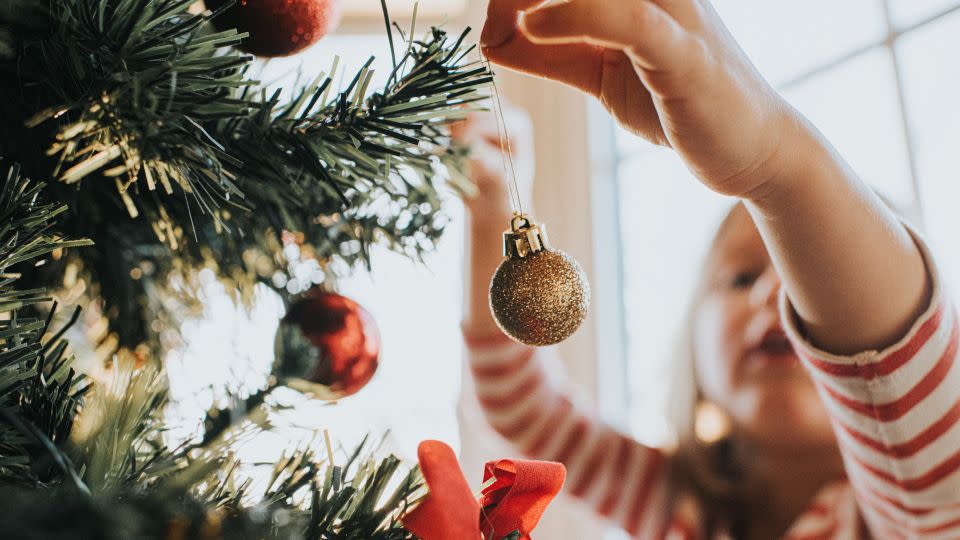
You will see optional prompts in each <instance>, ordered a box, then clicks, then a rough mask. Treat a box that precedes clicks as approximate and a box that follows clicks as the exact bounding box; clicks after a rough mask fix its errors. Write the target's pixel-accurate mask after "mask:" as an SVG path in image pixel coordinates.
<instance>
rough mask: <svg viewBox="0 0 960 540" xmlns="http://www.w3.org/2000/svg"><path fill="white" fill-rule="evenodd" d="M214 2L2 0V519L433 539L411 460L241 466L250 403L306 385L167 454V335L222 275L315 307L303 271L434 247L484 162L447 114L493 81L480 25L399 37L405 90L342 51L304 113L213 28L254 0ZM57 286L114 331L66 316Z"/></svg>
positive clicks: (356, 457) (130, 531)
mask: <svg viewBox="0 0 960 540" xmlns="http://www.w3.org/2000/svg"><path fill="white" fill-rule="evenodd" d="M193 3H194V2H193V0H39V1H38V0H8V1H6V2H3V3H2V4H0V71H2V77H0V113H2V114H0V117H2V119H3V120H2V121H0V157H2V162H0V166H2V169H3V176H0V485H3V488H4V489H3V490H2V495H0V499H2V500H3V503H4V505H5V507H4V511H3V512H0V530H3V531H5V534H10V535H12V536H13V537H27V538H40V537H42V538H160V537H163V538H262V537H283V538H342V539H361V538H362V539H384V540H386V539H391V540H393V539H406V538H413V535H412V534H411V533H410V532H409V531H407V530H406V529H404V528H403V527H402V525H401V522H400V517H401V515H403V514H404V513H405V512H406V511H407V510H408V509H409V508H410V507H411V505H413V503H414V502H415V501H416V500H417V499H418V498H419V497H420V496H421V495H422V493H421V492H420V490H421V488H422V486H421V481H420V477H419V473H418V472H417V471H416V469H406V470H409V472H406V471H405V467H403V466H402V464H401V463H400V462H399V461H398V460H397V459H396V458H393V457H375V456H373V455H371V454H368V453H367V451H366V450H363V449H362V447H361V449H358V450H357V451H356V452H355V453H354V454H353V455H352V457H350V458H349V459H347V460H345V461H342V462H339V463H338V462H337V461H336V460H335V459H334V456H333V453H332V451H330V450H329V448H330V445H329V444H327V445H326V449H325V450H323V451H316V450H314V449H291V451H290V452H289V453H288V454H287V455H286V457H285V458H284V459H282V460H280V461H279V462H277V463H276V465H275V467H274V470H273V475H272V477H271V478H270V480H269V482H268V484H267V487H266V488H265V489H263V490H262V491H261V492H253V490H252V488H251V487H250V484H249V482H247V481H245V479H244V478H242V477H240V476H239V475H238V473H237V472H236V471H237V468H236V460H235V458H234V457H233V453H232V448H231V447H232V444H233V443H234V442H235V440H236V438H237V437H239V435H237V434H236V433H235V432H236V431H238V430H240V431H242V430H244V429H246V430H249V429H259V428H260V427H257V426H254V427H253V428H251V427H250V425H249V424H247V425H246V427H242V428H238V425H239V424H240V423H241V422H240V420H242V419H243V417H244V414H243V411H244V410H245V409H250V408H254V409H255V408H257V407H258V406H260V405H261V404H262V403H263V402H264V396H265V394H266V393H267V392H269V391H271V390H272V389H273V388H274V387H276V386H277V385H279V384H283V383H284V379H283V378H282V377H271V379H270V382H269V383H268V382H267V381H265V382H264V385H265V386H266V390H264V391H263V392H260V393H255V394H254V395H252V396H238V397H237V400H236V401H237V403H232V404H228V406H225V407H223V408H222V409H214V410H211V411H210V413H209V414H208V415H207V422H205V424H204V432H203V434H202V436H200V437H197V438H196V439H195V440H190V441H187V442H185V443H183V444H181V445H177V446H174V447H171V446H169V445H168V444H167V441H166V440H165V438H164V433H165V431H166V426H165V425H164V423H163V416H162V411H163V408H164V404H165V402H166V400H167V398H168V396H167V391H166V389H167V386H166V379H165V371H164V366H163V350H164V344H165V339H166V338H165V337H164V336H169V335H172V334H176V331H177V329H178V325H179V322H180V321H181V320H182V313H181V310H182V308H183V307H184V306H189V305H190V303H191V302H193V303H196V302H199V301H200V298H199V297H197V296H196V295H195V294H192V293H193V292H194V291H195V288H194V287H193V286H192V284H193V282H194V279H195V277H196V275H197V272H198V271H199V270H201V269H205V270H207V271H210V272H212V273H213V274H214V275H215V276H216V277H217V278H218V280H219V281H220V282H221V283H222V284H223V285H224V287H225V288H226V290H227V291H228V292H229V293H230V294H232V295H233V296H234V297H235V298H236V300H237V302H240V303H244V302H249V301H250V299H251V298H253V291H254V289H255V287H257V286H261V287H262V286H267V287H270V288H272V289H273V290H275V291H276V292H277V294H279V295H280V296H281V297H282V298H283V299H284V301H285V302H286V303H287V304H288V305H291V304H295V303H296V302H297V301H298V299H299V297H298V295H299V294H300V293H303V292H305V291H307V290H309V289H310V288H311V287H312V286H313V285H315V283H302V284H297V286H296V287H294V286H290V284H291V282H292V281H294V280H295V279H297V276H298V275H299V274H298V273H297V272H296V267H297V265H300V264H304V263H306V262H310V263H312V264H313V265H314V267H315V268H317V269H319V272H320V273H321V276H320V277H321V278H322V279H319V280H318V281H324V282H326V283H333V282H336V278H337V277H338V274H343V273H348V272H350V271H352V270H353V269H355V268H357V267H362V266H367V267H369V266H370V265H371V264H373V261H371V258H370V248H371V246H372V245H374V244H380V245H384V246H387V247H389V248H391V249H393V250H396V251H399V252H401V253H404V254H406V255H409V256H411V257H414V258H419V256H420V255H421V254H422V253H424V252H426V251H429V250H431V249H432V247H433V245H434V242H435V241H436V240H437V239H438V238H439V236H440V235H441V233H442V231H443V225H444V223H445V220H444V219H443V217H442V208H441V204H440V200H441V199H440V196H439V193H440V191H441V190H442V189H444V182H443V181H442V180H441V178H442V177H443V175H442V172H443V170H444V169H447V168H450V167H456V166H457V164H458V163H459V160H460V159H461V158H462V156H463V152H462V151H461V150H460V149H457V148H454V147H452V145H451V144H450V141H449V136H448V130H447V125H448V124H449V123H450V122H451V121H453V120H457V119H459V118H462V117H463V116H464V115H465V114H467V113H468V112H469V111H470V108H471V104H474V103H475V102H477V101H479V100H480V99H483V98H484V96H482V95H480V94H479V93H478V89H480V88H481V87H483V86H484V85H486V84H487V83H489V82H490V80H491V75H490V73H489V71H488V70H487V69H486V68H485V67H484V66H483V65H482V64H480V63H478V62H475V61H471V60H469V59H468V56H469V54H470V52H471V50H472V47H469V46H467V45H466V44H465V37H466V33H464V34H461V35H459V36H454V37H451V36H448V35H447V34H446V33H445V32H444V31H443V30H441V29H436V28H434V29H431V30H430V31H429V32H428V33H427V35H426V36H425V37H424V38H423V39H416V38H417V36H411V35H404V34H403V33H399V35H397V36H396V37H397V40H396V43H395V42H394V36H393V35H391V36H389V37H388V38H387V39H389V40H390V45H391V50H392V51H393V54H392V59H391V60H392V62H391V65H390V66H388V69H389V72H390V75H389V77H388V80H387V83H386V85H385V87H383V88H380V89H374V88H372V87H371V66H372V59H371V61H370V62H368V63H367V64H366V65H364V66H362V68H361V69H360V70H359V71H358V72H357V73H356V75H355V76H353V77H352V78H349V77H348V78H346V80H345V84H344V85H343V86H342V87H340V88H338V87H336V86H335V83H334V80H335V79H334V75H335V74H336V71H337V67H336V62H334V63H333V64H334V67H333V68H332V69H331V70H330V72H329V73H319V74H317V75H316V76H315V78H314V79H313V80H312V82H311V83H310V84H308V85H306V86H304V87H302V88H299V89H298V90H297V91H296V92H295V95H293V97H292V99H281V95H282V92H281V91H280V89H273V88H268V87H267V86H264V85H262V84H261V83H259V82H258V81H256V80H253V79H251V78H250V77H249V76H248V68H249V66H250V65H251V62H252V61H253V59H252V58H251V57H248V56H245V55H244V54H243V53H242V52H240V51H239V50H238V49H237V48H236V47H238V46H241V47H242V44H243V40H244V38H245V37H246V36H245V35H244V34H241V33H238V32H237V31H236V30H235V29H232V28H228V27H226V26H224V25H221V26H220V27H219V29H216V27H215V26H214V25H212V24H211V20H215V19H216V17H217V16H218V14H221V13H227V10H229V9H230V8H231V6H232V4H231V3H221V2H217V3H215V4H217V6H218V7H217V9H216V11H203V12H201V13H196V12H194V11H196V10H195V9H194V10H191V6H192V4H193ZM221 4H222V5H221ZM389 28H390V27H389V26H388V29H389ZM394 46H402V49H399V50H394V49H393V47H394ZM27 178H31V179H33V180H28V179H27ZM290 238H295V239H296V242H295V243H296V245H297V247H298V249H297V250H296V254H297V256H296V257H291V256H290V253H291V252H290V251H289V250H288V249H285V247H287V246H289V245H290V242H289V241H288V240H289V239H290ZM53 296H58V297H61V298H65V299H69V300H70V301H71V302H72V303H76V304H79V305H82V306H85V307H86V308H87V312H86V314H87V315H90V314H93V315H91V316H92V317H93V318H94V319H96V320H97V321H98V322H97V323H96V324H90V323H89V322H85V321H84V319H83V318H81V316H80V313H79V312H77V311H71V312H70V313H68V315H70V316H69V317H63V316H61V314H60V311H61V310H58V309H57V307H56V303H52V302H51V298H52V297H53ZM78 321H80V322H78ZM71 325H74V326H88V327H91V328H93V327H96V329H97V331H96V332H94V331H92V330H91V331H90V332H87V334H84V335H93V336H95V338H94V341H95V342H94V343H93V344H92V346H91V347H89V348H87V349H84V350H89V351H95V352H96V355H97V358H95V359H93V360H91V359H90V358H79V359H77V360H78V361H76V362H75V361H74V358H73V357H72V356H71V353H70V352H69V351H70V349H68V348H67V345H66V342H65V340H64V339H63V335H64V332H65V331H66V329H67V328H69V327H70V326H71ZM80 334H83V332H80ZM308 337H309V336H308ZM75 349H76V348H75ZM80 364H83V365H84V366H90V365H95V366H98V369H97V374H96V375H95V376H92V377H87V376H84V375H82V374H80V373H79V372H78V371H77V369H76V368H75V366H76V365H80ZM367 367H368V368H369V367H370V366H367ZM364 377H366V374H364ZM351 389H352V390H355V388H353V387H351ZM238 404H239V405H242V406H238Z"/></svg>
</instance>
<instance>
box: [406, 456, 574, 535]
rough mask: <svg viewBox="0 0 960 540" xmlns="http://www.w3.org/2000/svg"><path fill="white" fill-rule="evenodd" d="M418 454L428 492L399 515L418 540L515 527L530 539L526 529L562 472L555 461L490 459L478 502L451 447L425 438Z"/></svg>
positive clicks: (531, 526) (506, 532)
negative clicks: (408, 510)
mask: <svg viewBox="0 0 960 540" xmlns="http://www.w3.org/2000/svg"><path fill="white" fill-rule="evenodd" d="M417 455H418V459H419V461H420V470H421V471H422V472H423V477H424V479H425V480H426V481H427V487H428V488H429V489H430V494H429V495H428V496H427V498H426V499H425V500H424V501H423V502H422V503H420V505H419V506H417V507H416V508H414V509H413V510H412V511H410V512H408V513H407V514H406V515H405V516H404V517H403V526H404V527H406V528H407V530H408V531H410V532H412V533H413V534H415V535H417V536H418V537H420V538H422V539H423V540H481V539H484V540H501V539H502V538H504V537H506V536H507V535H509V534H511V533H513V532H515V531H520V540H530V531H532V530H533V529H534V527H536V526H537V522H539V521H540V516H542V515H543V512H544V510H546V509H547V505H548V504H550V500H551V499H553V497H554V496H556V494H557V492H559V491H560V487H561V486H563V480H564V477H565V476H566V469H564V467H563V465H561V464H559V463H551V462H546V461H524V460H510V459H502V460H500V461H490V462H488V463H487V465H486V467H485V470H484V473H483V483H484V485H485V486H486V487H484V489H483V492H482V494H481V496H480V501H477V500H476V499H474V497H473V495H472V493H471V492H470V487H469V486H468V485H467V480H466V479H465V478H464V477H463V471H461V470H460V465H459V464H458V463H457V457H456V455H454V453H453V449H451V448H450V447H449V446H447V445H446V444H444V443H442V442H439V441H424V442H422V443H420V448H419V449H418V451H417ZM491 479H492V481H491ZM481 505H482V507H481Z"/></svg>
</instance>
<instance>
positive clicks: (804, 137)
mask: <svg viewBox="0 0 960 540" xmlns="http://www.w3.org/2000/svg"><path fill="white" fill-rule="evenodd" d="M844 167H845V165H844V164H843V162H842V159H840V158H839V157H838V156H837V154H836V153H835V152H834V151H833V149H832V147H831V146H830V143H829V142H827V141H826V140H825V139H824V138H823V135H821V134H820V132H819V131H817V129H816V128H814V127H813V126H811V125H810V124H809V122H808V121H807V120H806V119H805V118H803V117H802V116H799V115H797V117H796V118H795V120H794V121H793V124H792V126H791V127H790V128H789V129H788V130H787V132H786V134H785V137H784V139H783V143H782V145H781V149H780V152H778V156H777V157H776V159H775V160H771V162H770V164H769V165H768V167H767V169H766V170H765V172H764V173H763V177H762V178H760V179H759V180H758V181H757V183H756V187H754V188H753V189H751V190H750V191H749V192H748V193H746V194H744V195H743V196H741V198H742V199H744V200H745V201H748V202H750V203H752V204H754V205H756V206H757V207H760V208H763V207H767V208H769V209H773V208H783V207H784V205H787V206H791V205H792V203H793V202H796V201H797V199H799V198H803V197H804V196H805V194H812V193H813V192H815V191H819V190H828V189H831V188H832V187H831V186H835V185H836V184H835V182H836V179H837V178H842V177H844V174H843V169H844Z"/></svg>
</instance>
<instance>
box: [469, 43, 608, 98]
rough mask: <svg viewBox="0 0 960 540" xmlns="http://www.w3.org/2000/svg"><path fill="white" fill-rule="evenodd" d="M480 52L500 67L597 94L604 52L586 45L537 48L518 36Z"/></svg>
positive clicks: (542, 46) (543, 46)
mask: <svg viewBox="0 0 960 540" xmlns="http://www.w3.org/2000/svg"><path fill="white" fill-rule="evenodd" d="M483 53H484V54H485V55H486V57H487V58H489V59H490V60H491V61H492V62H494V63H497V64H499V65H501V66H504V67H507V68H510V69H513V70H515V71H520V72H523V73H528V74H530V75H536V76H538V77H544V78H547V79H552V80H555V81H559V82H562V83H564V84H568V85H570V86H573V87H574V88H577V89H578V90H580V91H582V92H586V93H588V94H590V95H592V96H597V95H599V94H600V83H601V74H602V73H603V49H602V48H600V47H595V46H593V45H588V44H586V43H578V44H567V45H537V44H535V43H533V42H531V41H530V40H529V39H527V38H526V36H524V35H522V34H520V33H517V34H516V35H515V36H514V37H513V38H511V39H510V40H509V41H508V42H507V43H505V44H503V45H500V46H498V47H485V48H484V49H483Z"/></svg>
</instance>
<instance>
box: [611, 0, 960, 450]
mask: <svg viewBox="0 0 960 540" xmlns="http://www.w3.org/2000/svg"><path fill="white" fill-rule="evenodd" d="M714 5H715V7H716V9H717V10H718V12H719V13H720V15H721V17H723V19H724V20H725V22H726V23H727V24H728V26H729V27H730V29H731V31H732V32H733V34H734V36H735V37H736V38H737V39H738V41H739V42H740V43H741V44H742V45H743V47H744V49H745V50H746V51H747V54H748V55H750V57H751V59H753V61H754V63H755V64H756V65H757V67H758V69H759V70H760V71H761V72H762V73H763V74H764V75H765V76H766V77H767V78H768V79H769V80H770V81H771V82H772V83H773V84H774V85H775V86H777V87H778V88H779V89H780V90H781V91H782V93H783V94H784V95H785V96H786V98H787V99H788V100H789V101H790V102H791V103H793V104H794V105H795V106H796V107H797V108H798V109H799V110H800V111H801V112H803V113H804V114H805V115H806V116H807V117H809V118H810V119H811V120H812V121H813V122H814V123H815V124H816V125H817V126H818V127H819V128H820V129H821V130H822V131H823V132H824V133H825V135H826V136H827V138H828V139H830V140H831V141H832V142H833V143H834V145H836V146H837V148H838V149H839V151H840V153H841V154H843V155H844V157H846V159H847V160H848V161H849V162H850V164H851V165H852V166H853V168H854V169H855V170H856V171H857V172H858V173H859V174H860V175H861V177H863V178H864V179H865V180H866V181H867V182H868V183H870V184H871V185H873V186H874V187H876V188H877V189H878V190H879V191H881V192H882V193H883V194H885V195H886V196H888V197H889V198H890V199H892V200H893V201H894V202H895V203H896V204H897V205H899V206H901V207H902V208H904V209H906V210H907V213H908V214H910V215H911V217H912V218H913V219H914V220H915V221H916V222H917V223H918V224H919V225H920V226H921V227H923V228H924V229H925V232H926V234H927V237H928V239H929V240H930V243H931V244H932V247H933V248H934V250H935V251H936V252H937V253H938V255H939V258H940V264H941V267H942V269H943V271H944V273H945V274H946V275H947V278H948V280H952V281H953V282H955V283H956V282H960V244H958V243H957V242H956V241H955V238H954V234H955V233H954V231H957V230H960V215H958V212H957V211H956V204H957V202H958V201H960V183H958V178H960V176H958V174H957V173H958V172H960V152H958V151H957V149H958V147H960V104H958V103H957V100H956V97H955V96H957V95H960V65H958V64H957V62H956V61H955V60H954V57H955V55H956V52H957V51H960V1H958V0H922V1H919V0H846V1H844V2H830V1H828V0H804V1H800V0H784V1H781V2H763V1H760V0H715V1H714ZM596 116H597V118H596V119H595V120H594V124H597V125H601V126H603V129H606V133H607V140H608V141H610V142H611V145H612V147H613V148H614V150H613V153H612V155H608V156H606V157H604V156H602V153H600V152H597V151H594V154H595V156H600V158H599V160H596V159H595V163H596V164H598V168H599V169H600V174H597V175H596V178H597V180H596V183H597V184H598V186H597V190H596V191H598V192H599V193H613V194H614V198H613V199H612V200H617V198H619V207H618V208H617V212H614V213H613V215H612V216H609V217H607V216H597V217H595V221H598V220H599V221H602V220H604V219H607V220H615V222H616V224H618V225H619V230H620V231H621V233H620V234H621V236H622V240H621V242H619V243H618V244H617V245H613V246H609V245H606V246H604V247H603V248H602V249H604V250H607V251H608V252H607V253H602V254H601V256H604V257H610V256H613V257H616V258H617V259H618V260H619V261H620V269H619V271H618V272H617V274H618V275H619V276H621V277H620V284H619V288H620V289H619V290H621V291H622V298H623V308H622V309H623V311H624V317H623V320H624V322H623V325H622V327H621V328H620V329H619V331H618V332H615V334H616V336H615V337H617V338H618V339H619V341H618V343H620V344H621V349H622V352H623V354H624V355H625V357H626V358H627V361H626V362H625V363H623V364H622V365H621V366H619V367H613V368H611V369H614V370H620V371H619V373H616V374H610V375H608V376H607V377H606V379H605V380H615V378H614V377H615V376H617V375H620V376H622V374H623V371H624V370H625V371H626V372H627V375H628V377H626V379H627V381H628V382H627V385H628V386H629V388H628V389H626V392H625V393H626V395H627V396H629V399H628V402H629V403H628V411H629V414H628V415H627V416H628V418H629V421H630V425H631V428H632V430H633V432H634V433H635V435H636V436H637V437H639V438H640V439H641V440H643V441H644V442H647V443H651V444H657V443H662V442H664V441H665V437H666V436H667V433H668V432H667V429H666V428H667V425H666V419H665V408H666V402H667V396H666V391H667V390H666V388H665V385H664V384H663V381H664V379H665V377H667V376H668V374H669V373H670V369H671V366H670V365H669V359H670V353H671V349H672V345H673V343H672V341H671V340H672V336H674V335H675V334H676V333H677V330H678V328H679V325H680V324H681V321H680V318H681V317H682V314H683V306H684V304H685V301H686V300H687V299H688V297H689V292H690V291H689V288H690V287H691V286H692V284H693V283H694V280H695V278H696V275H697V273H698V271H699V266H700V263H701V258H702V256H703V254H704V252H705V250H706V248H707V243H708V242H709V239H710V236H711V234H712V232H713V230H714V229H715V227H716V225H717V224H718V222H719V219H720V218H721V216H722V215H723V214H724V212H725V211H726V209H727V208H729V205H730V204H731V203H730V201H729V200H726V199H724V198H722V197H719V196H715V195H713V194H711V193H709V192H707V190H706V189H704V188H702V187H701V186H700V185H699V184H698V183H697V182H696V181H695V180H693V179H692V178H690V174H689V173H688V172H687V171H686V170H685V169H684V167H683V165H682V164H681V162H680V160H679V159H678V158H677V157H676V156H675V155H674V154H673V153H672V152H671V151H669V150H665V149H661V148H657V147H653V146H651V145H648V144H646V143H644V142H643V141H640V140H638V139H637V138H636V137H633V136H632V135H629V134H627V133H624V132H622V131H620V130H618V128H616V127H614V125H613V124H612V123H611V122H610V121H609V120H608V119H607V117H606V116H605V115H603V114H600V113H599V112H598V114H597V115H596ZM595 140H596V139H595ZM605 171H607V172H612V174H603V173H604V172H605ZM601 226H602V223H601ZM664 231H668V232H667V233H665V232H664ZM614 395H616V392H614Z"/></svg>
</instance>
